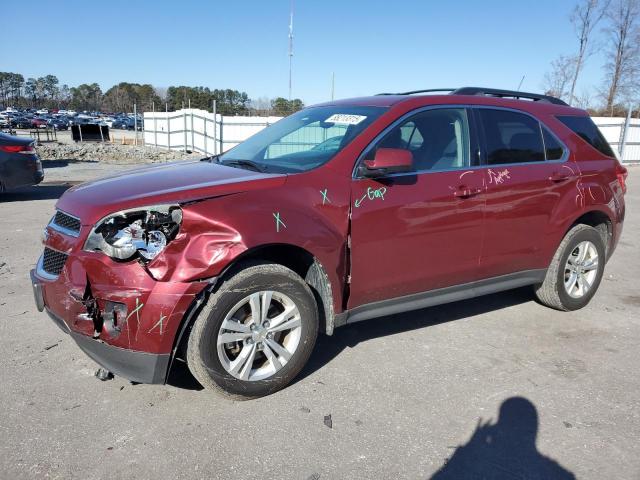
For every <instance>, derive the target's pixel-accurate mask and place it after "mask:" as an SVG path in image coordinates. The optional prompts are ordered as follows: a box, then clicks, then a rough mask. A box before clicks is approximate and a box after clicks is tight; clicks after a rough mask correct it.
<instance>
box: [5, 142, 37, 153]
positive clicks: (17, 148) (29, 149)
mask: <svg viewBox="0 0 640 480" xmlns="http://www.w3.org/2000/svg"><path fill="white" fill-rule="evenodd" d="M0 152H7V153H24V154H25V155H30V154H34V153H36V149H35V148H33V144H31V145H0Z"/></svg>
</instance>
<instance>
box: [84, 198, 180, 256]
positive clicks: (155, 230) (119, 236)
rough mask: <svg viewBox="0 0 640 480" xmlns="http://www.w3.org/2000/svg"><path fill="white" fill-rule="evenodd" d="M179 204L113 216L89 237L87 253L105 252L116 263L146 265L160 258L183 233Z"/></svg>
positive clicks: (139, 209) (141, 209) (86, 245)
mask: <svg viewBox="0 0 640 480" xmlns="http://www.w3.org/2000/svg"><path fill="white" fill-rule="evenodd" d="M181 223H182V209H181V208H180V207H179V206H178V205H154V206H151V207H143V208H136V209H131V210H125V211H122V212H117V213H114V214H111V215H109V216H107V217H105V218H103V219H102V220H100V221H99V222H98V223H97V224H96V225H95V227H93V229H92V230H91V233H90V234H89V236H88V237H87V241H86V242H85V245H84V250H85V251H90V252H95V251H101V252H103V253H104V254H105V255H107V256H109V257H111V258H113V259H116V260H131V259H133V258H134V257H135V256H136V255H137V256H138V258H139V259H140V260H141V261H143V262H148V261H150V260H153V259H154V258H156V257H157V256H158V255H159V254H160V252H162V250H164V248H165V247H166V246H167V244H169V242H171V241H172V240H173V239H174V238H176V235H177V234H178V232H179V230H180V225H181Z"/></svg>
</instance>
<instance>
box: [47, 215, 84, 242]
mask: <svg viewBox="0 0 640 480" xmlns="http://www.w3.org/2000/svg"><path fill="white" fill-rule="evenodd" d="M51 223H52V224H53V226H54V228H55V227H56V226H58V227H61V229H63V230H67V231H68V233H70V234H72V235H74V236H77V235H78V233H80V220H79V219H78V218H76V217H72V216H71V215H69V214H68V213H64V212H62V211H60V210H58V211H57V212H56V215H55V217H53V222H51Z"/></svg>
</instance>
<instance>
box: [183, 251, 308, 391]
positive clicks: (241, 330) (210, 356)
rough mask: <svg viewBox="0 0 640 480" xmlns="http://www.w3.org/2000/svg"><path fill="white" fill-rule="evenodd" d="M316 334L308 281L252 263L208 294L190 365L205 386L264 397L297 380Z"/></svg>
mask: <svg viewBox="0 0 640 480" xmlns="http://www.w3.org/2000/svg"><path fill="white" fill-rule="evenodd" d="M317 335H318V308H317V305H316V302H315V298H314V296H313V293H312V292H311V290H310V289H309V286H308V285H307V284H306V283H305V282H304V280H302V278H300V276H299V275H297V274H296V273H295V272H293V271H292V270H290V269H288V268H286V267H284V266H282V265H277V264H267V263H263V264H258V265H252V266H248V267H247V268H244V269H242V270H240V271H239V272H238V273H236V274H235V275H233V276H232V277H231V278H229V279H228V280H227V281H225V282H224V283H223V284H222V286H221V287H220V289H219V290H218V291H217V292H215V293H214V294H212V296H211V297H210V298H209V301H208V302H207V305H206V306H205V307H204V308H203V310H202V311H201V312H200V314H199V316H198V318H197V319H196V321H195V324H194V326H193V329H192V330H191V334H190V336H189V344H188V347H187V364H188V365H189V369H190V370H191V373H192V374H193V376H194V377H195V378H196V379H197V380H198V381H199V382H200V383H201V384H202V386H204V387H205V388H210V389H212V390H216V391H218V392H220V393H224V394H227V395H231V396H236V397H243V398H255V397H261V396H264V395H269V394H271V393H273V392H275V391H277V390H279V389H281V388H283V387H285V386H286V385H288V384H289V383H290V382H291V381H292V380H293V378H294V377H295V376H296V375H297V374H298V373H299V372H300V370H301V369H302V367H304V365H305V364H306V363H307V360H308V359H309V356H310V355H311V351H312V350H313V346H314V344H315V341H316V337H317Z"/></svg>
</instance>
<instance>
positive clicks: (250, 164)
mask: <svg viewBox="0 0 640 480" xmlns="http://www.w3.org/2000/svg"><path fill="white" fill-rule="evenodd" d="M218 163H219V164H220V165H229V166H238V167H240V168H243V167H244V168H249V169H251V170H255V171H256V172H260V173H265V172H266V171H267V168H266V167H265V166H264V165H260V164H259V163H256V162H254V161H252V160H227V161H226V162H220V161H219V162H218Z"/></svg>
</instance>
